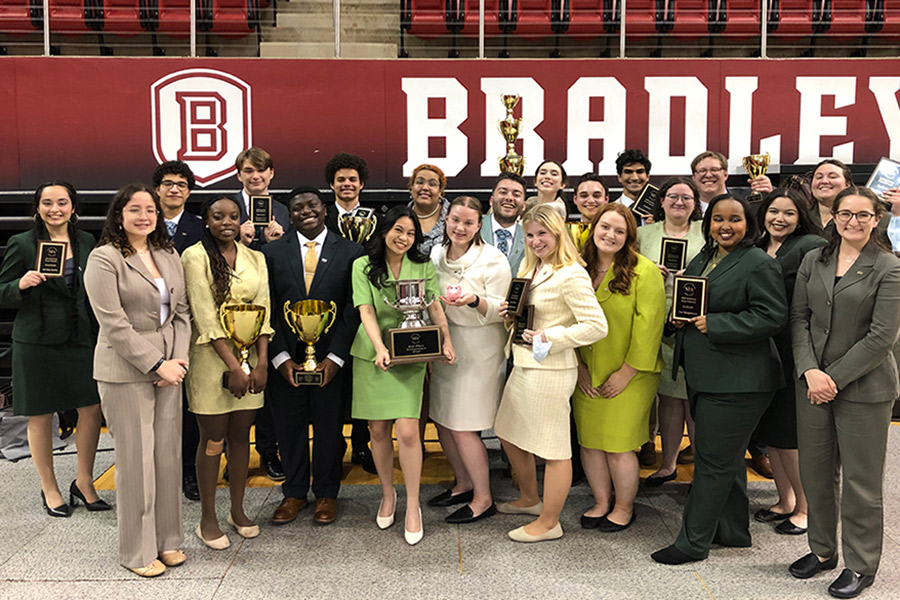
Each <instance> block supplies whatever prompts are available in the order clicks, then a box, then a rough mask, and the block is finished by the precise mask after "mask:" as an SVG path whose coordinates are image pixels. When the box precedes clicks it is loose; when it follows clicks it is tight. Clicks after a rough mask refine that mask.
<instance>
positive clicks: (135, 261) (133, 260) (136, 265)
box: [125, 250, 166, 289]
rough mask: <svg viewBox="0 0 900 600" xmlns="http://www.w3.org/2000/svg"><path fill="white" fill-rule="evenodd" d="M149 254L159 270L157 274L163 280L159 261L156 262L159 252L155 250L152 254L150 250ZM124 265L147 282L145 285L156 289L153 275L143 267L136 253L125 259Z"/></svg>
mask: <svg viewBox="0 0 900 600" xmlns="http://www.w3.org/2000/svg"><path fill="white" fill-rule="evenodd" d="M150 252H151V254H153V260H154V261H155V262H156V268H158V269H159V270H160V271H159V272H160V273H162V276H163V278H165V276H166V274H165V273H163V271H162V267H160V264H159V261H158V260H156V256H157V253H158V252H159V251H158V250H157V251H156V252H154V251H153V250H151V251H150ZM125 264H126V265H127V266H129V267H130V268H132V269H134V270H135V271H137V272H138V273H139V274H140V275H141V276H142V277H143V278H144V279H146V280H147V283H149V284H150V285H152V286H153V289H156V281H155V280H154V279H153V275H151V274H150V271H148V270H147V267H146V265H144V261H143V260H141V257H140V256H138V255H137V253H136V252H135V253H134V254H131V255H129V256H128V257H127V258H125Z"/></svg>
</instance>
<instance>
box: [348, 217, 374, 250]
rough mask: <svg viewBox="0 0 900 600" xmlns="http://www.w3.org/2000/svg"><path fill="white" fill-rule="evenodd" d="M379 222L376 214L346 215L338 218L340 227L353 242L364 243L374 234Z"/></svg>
mask: <svg viewBox="0 0 900 600" xmlns="http://www.w3.org/2000/svg"><path fill="white" fill-rule="evenodd" d="M377 223H378V218H377V217H376V216H375V215H374V214H368V215H365V216H361V215H360V214H355V215H344V216H342V217H341V218H340V219H338V229H339V230H340V232H341V235H342V236H344V237H345V238H347V239H348V240H350V241H351V242H355V243H357V244H362V243H363V242H365V241H366V240H368V239H369V238H370V237H371V236H372V233H373V232H374V231H375V225H377Z"/></svg>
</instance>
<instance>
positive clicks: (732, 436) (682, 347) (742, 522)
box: [651, 194, 788, 564]
mask: <svg viewBox="0 0 900 600" xmlns="http://www.w3.org/2000/svg"><path fill="white" fill-rule="evenodd" d="M757 232H758V227H757V225H756V221H755V220H754V218H753V215H752V213H751V209H750V206H749V205H748V204H747V202H746V201H745V200H743V199H739V198H735V197H734V196H731V195H730V194H722V195H720V196H716V197H715V198H713V199H712V200H711V201H710V203H709V206H708V207H707V210H706V214H705V215H704V217H703V235H704V237H705V238H706V245H705V246H704V248H703V250H702V251H701V252H700V254H698V255H697V256H696V257H695V258H694V260H692V261H691V263H690V264H689V265H688V268H687V269H686V270H685V274H686V275H694V276H704V277H708V286H709V288H708V289H709V301H708V307H707V314H706V315H705V316H700V317H695V318H693V319H692V320H691V322H690V323H688V324H686V325H684V326H682V327H681V328H680V329H679V331H678V334H677V336H676V341H675V360H674V363H673V376H674V372H675V369H677V367H678V365H679V364H682V363H683V365H684V374H685V379H686V380H687V388H688V399H689V401H690V405H691V414H692V416H693V417H694V423H695V429H694V431H695V433H694V435H695V439H696V440H697V443H696V446H695V448H694V483H693V485H692V486H691V491H690V494H689V495H688V499H687V504H686V505H685V507H684V515H683V518H682V525H681V532H680V533H679V534H678V538H677V539H676V540H675V543H674V544H673V545H671V546H669V547H667V548H664V549H662V550H659V551H657V552H654V553H653V554H652V555H651V557H652V558H653V560H655V561H657V562H659V563H663V564H682V563H686V562H691V561H696V560H703V559H705V558H706V557H707V555H708V554H709V548H710V546H712V544H713V543H717V544H721V545H723V546H732V547H742V548H743V547H748V546H750V518H749V503H748V500H747V470H746V467H745V465H744V452H745V451H746V449H747V444H748V442H749V441H750V435H751V434H752V433H753V430H754V428H755V427H756V424H757V422H758V421H759V418H760V416H761V415H762V414H763V412H764V411H765V410H766V407H767V406H768V405H769V402H771V400H772V395H773V394H774V393H775V390H777V389H778V388H779V387H781V386H782V385H784V380H783V377H782V374H781V369H780V366H779V364H778V356H777V354H776V352H775V348H774V344H773V343H772V336H773V335H775V334H776V333H778V331H780V330H781V329H782V328H783V327H785V325H787V320H788V305H787V298H786V296H785V293H784V281H783V280H782V277H781V268H780V267H779V266H778V263H777V262H776V261H775V260H774V259H773V258H772V257H770V256H768V255H767V254H766V253H765V252H764V251H762V250H760V249H759V248H756V247H755V246H754V242H755V240H756V238H757V237H758V235H757ZM676 326H677V325H676Z"/></svg>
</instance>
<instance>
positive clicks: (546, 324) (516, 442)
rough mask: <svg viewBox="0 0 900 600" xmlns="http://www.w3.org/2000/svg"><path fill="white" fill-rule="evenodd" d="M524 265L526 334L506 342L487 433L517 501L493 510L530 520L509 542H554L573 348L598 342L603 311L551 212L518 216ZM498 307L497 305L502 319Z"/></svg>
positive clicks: (565, 469)
mask: <svg viewBox="0 0 900 600" xmlns="http://www.w3.org/2000/svg"><path fill="white" fill-rule="evenodd" d="M522 227H523V229H524V230H525V245H526V249H525V260H524V261H523V263H522V266H521V267H520V268H519V276H520V277H531V287H530V289H529V291H528V299H527V301H526V302H527V303H528V304H530V305H531V306H532V307H533V311H534V320H533V322H532V328H531V329H526V330H524V332H523V336H522V337H523V341H524V342H525V343H526V344H532V345H531V346H526V345H523V344H513V349H512V353H513V364H514V368H513V371H512V374H511V375H510V378H509V381H507V383H506V389H504V391H503V398H502V399H501V400H500V410H499V411H498V412H497V421H496V423H495V424H494V431H495V432H496V433H497V436H498V437H499V438H500V441H501V442H502V443H503V448H504V449H505V450H506V454H507V456H509V461H510V464H511V466H512V469H513V472H514V473H515V475H516V477H517V479H518V481H519V491H520V492H521V495H520V496H519V498H517V499H515V500H513V501H512V502H505V503H503V504H500V505H498V506H497V510H498V512H501V513H506V514H528V515H536V516H538V519H537V520H536V521H533V522H532V523H529V524H528V525H526V526H524V527H520V528H518V529H515V530H513V531H511V532H510V533H509V537H510V538H511V539H513V540H514V541H517V542H539V541H543V540H554V539H558V538H560V537H562V527H561V526H560V524H559V515H560V513H561V512H562V509H563V505H564V504H565V502H566V496H568V494H569V488H570V487H571V484H572V462H571V459H572V446H571V441H570V437H569V431H570V430H569V410H570V408H569V398H570V397H571V396H572V392H573V391H574V390H575V384H576V382H577V379H578V359H577V357H576V355H575V349H576V348H579V347H581V346H589V345H591V344H593V343H594V342H596V341H598V340H600V339H602V338H603V337H605V336H606V333H607V325H606V317H605V316H604V315H603V310H602V309H601V308H600V304H599V303H598V302H597V297H596V296H595V295H594V289H593V287H592V286H591V279H590V277H589V276H588V274H587V271H585V270H584V267H583V265H584V262H583V261H582V260H581V258H580V257H579V256H578V253H577V252H576V251H575V245H574V244H573V243H572V240H571V238H570V237H569V234H568V232H566V229H565V222H564V221H563V220H562V218H561V217H560V216H559V213H558V212H556V210H555V209H554V208H553V207H552V206H538V207H537V208H535V209H532V210H530V211H528V212H526V213H525V217H524V218H523V219H522ZM506 309H507V305H506V301H505V300H504V302H503V303H501V305H500V310H501V314H503V315H504V316H505V315H506ZM535 455H537V456H540V457H542V458H544V459H545V460H546V461H547V465H546V470H545V472H544V501H543V503H542V502H541V499H540V496H539V495H538V488H537V473H536V471H535V462H534V457H535Z"/></svg>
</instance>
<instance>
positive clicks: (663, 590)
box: [0, 426, 900, 600]
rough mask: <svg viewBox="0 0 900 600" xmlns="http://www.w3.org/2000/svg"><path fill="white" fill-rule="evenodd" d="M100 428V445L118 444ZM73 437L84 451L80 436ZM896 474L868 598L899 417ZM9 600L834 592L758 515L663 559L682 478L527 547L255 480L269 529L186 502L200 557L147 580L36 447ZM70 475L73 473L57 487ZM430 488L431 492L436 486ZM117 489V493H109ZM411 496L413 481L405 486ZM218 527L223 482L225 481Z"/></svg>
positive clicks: (12, 506) (767, 493)
mask: <svg viewBox="0 0 900 600" xmlns="http://www.w3.org/2000/svg"><path fill="white" fill-rule="evenodd" d="M111 444H112V440H111V439H110V438H109V437H108V436H107V435H105V434H104V436H103V439H102V440H101V446H102V447H105V448H110V447H111ZM73 449H74V448H73ZM888 455H889V456H888V469H887V477H886V484H885V503H886V506H885V509H886V510H885V539H884V554H883V557H882V565H881V570H880V571H879V573H878V578H877V580H876V583H875V585H874V586H873V587H872V588H871V589H869V590H867V591H866V592H865V593H864V595H863V597H864V598H868V599H870V600H875V599H877V598H881V599H888V598H890V599H891V600H893V599H895V598H897V597H898V595H900V571H898V569H897V565H898V564H900V493H898V492H900V460H898V459H900V428H898V427H897V426H892V427H891V438H890V446H889V450H888ZM493 461H494V464H493V465H492V466H494V467H496V468H494V469H493V471H492V475H493V480H494V481H493V484H494V490H495V496H496V497H497V498H498V499H499V500H503V499H508V498H511V497H513V496H514V490H513V488H512V486H511V482H510V479H509V478H508V477H507V476H505V474H504V472H503V469H502V468H501V465H500V463H499V460H498V458H497V457H496V456H494V457H493ZM112 462H113V453H112V452H111V451H107V452H101V453H100V454H99V455H98V461H97V469H96V473H98V474H99V473H102V472H103V470H104V469H106V468H107V467H109V466H110V464H111V463H112ZM56 468H57V474H58V478H59V481H60V482H61V483H62V484H63V485H65V486H67V485H68V482H69V481H71V480H72V479H73V478H74V474H75V456H74V452H73V453H71V454H66V455H62V456H58V457H57V459H56ZM0 481H2V482H3V483H2V485H0V506H2V510H0V599H3V600H5V599H16V600H20V599H31V598H35V599H51V598H52V599H54V600H60V599H67V598H89V599H94V598H98V597H106V598H126V599H130V598H140V599H141V600H150V599H154V598H160V599H163V598H164V599H167V600H175V599H190V600H194V599H215V600H225V599H231V598H235V599H241V600H245V599H246V598H254V599H256V600H258V599H268V598H279V599H280V598H323V599H326V598H327V599H333V598H351V599H355V598H367V599H381V598H404V599H411V598H428V599H439V598H448V599H449V598H453V599H457V598H477V599H479V600H487V599H498V600H506V599H513V598H515V599H516V600H526V599H532V598H534V599H555V598H566V599H572V600H574V599H578V598H589V599H592V600H596V599H604V598H614V599H627V598H634V599H638V598H648V599H653V600H657V599H668V598H672V599H689V598H729V599H744V598H746V599H753V600H758V599H769V598H773V599H774V598H778V599H795V598H796V599H801V598H828V597H829V596H828V594H827V592H826V587H827V586H828V584H829V583H830V582H831V580H832V578H833V577H834V576H836V575H837V573H838V572H839V570H837V571H835V572H834V574H833V575H832V574H828V575H822V576H818V577H815V578H813V579H810V580H806V581H799V580H796V579H793V578H792V577H790V576H789V575H788V573H787V565H788V564H789V563H790V562H791V561H793V560H794V559H796V558H798V557H800V556H802V555H803V554H805V553H806V552H808V549H807V547H806V539H805V537H789V536H781V535H777V534H776V533H775V532H774V531H773V530H772V528H771V527H770V526H766V525H763V524H760V523H756V522H753V521H751V523H752V524H751V529H752V532H753V542H754V543H753V547H752V548H749V549H727V548H719V547H715V548H714V549H713V550H712V552H711V553H710V557H709V559H707V560H706V561H703V562H700V563H694V564H691V565H685V566H679V567H664V566H661V565H657V564H656V563H654V562H653V561H652V560H650V558H649V554H650V553H651V552H653V551H655V550H657V549H659V548H662V547H664V546H666V545H668V544H670V543H671V542H672V540H673V539H674V537H675V535H676V533H677V531H678V528H679V524H680V519H681V510H682V507H683V505H684V501H685V497H686V493H687V487H688V486H687V484H685V483H674V484H666V485H664V486H663V487H662V488H659V489H658V490H652V491H650V493H647V492H645V491H643V490H642V491H641V493H640V496H639V498H638V506H637V520H636V522H635V524H634V525H633V526H632V527H631V528H630V529H628V530H626V531H624V532H620V533H616V534H602V533H597V532H596V531H586V530H582V529H581V528H580V527H579V517H580V515H581V513H582V512H583V511H584V509H586V508H587V507H588V506H590V505H591V503H592V500H591V496H590V491H589V489H588V487H587V485H584V484H582V485H579V486H576V487H575V488H573V490H572V492H571V495H570V496H569V500H568V502H567V504H566V509H565V511H564V513H563V518H562V525H563V528H564V530H565V535H564V537H563V538H562V539H561V540H558V541H554V542H544V543H540V544H530V545H527V544H517V543H514V542H511V541H509V540H508V539H507V537H506V532H507V531H509V530H511V529H514V528H515V527H518V526H519V525H522V524H524V523H526V522H527V521H528V517H516V516H505V515H497V516H496V517H493V518H490V519H487V520H485V521H483V522H479V523H474V524H471V525H467V526H453V525H448V524H446V523H445V522H444V521H443V517H444V516H445V515H446V514H448V513H449V512H450V509H435V508H425V513H424V525H425V538H424V540H423V541H422V542H421V543H420V544H419V545H418V546H415V547H409V546H407V545H406V543H405V542H404V540H403V525H402V523H403V521H402V518H403V503H402V500H401V505H400V507H399V510H398V513H397V516H398V522H397V523H396V524H395V525H394V526H393V527H391V528H390V529H388V530H386V531H380V530H379V529H377V527H376V525H375V523H374V520H375V512H376V510H377V506H378V495H379V491H378V488H377V487H376V486H371V485H352V486H344V488H343V489H342V490H341V495H340V499H339V502H338V506H339V509H340V516H339V518H338V520H337V521H336V522H335V523H333V524H332V525H330V526H327V527H321V526H316V525H315V524H314V523H313V522H312V511H311V510H310V509H306V510H305V511H304V512H302V513H301V515H300V517H299V518H298V519H297V520H296V521H295V522H294V523H291V524H288V525H284V526H278V527H276V526H274V525H271V524H270V522H269V518H270V517H271V514H272V512H273V511H274V509H275V508H276V507H277V506H278V503H279V502H280V500H281V493H280V490H279V488H278V487H274V488H250V489H248V490H247V497H246V506H247V513H248V515H250V516H251V517H253V518H256V519H258V521H259V523H260V526H261V529H262V533H261V534H260V536H259V537H258V538H256V539H253V540H242V539H241V538H239V537H238V536H237V535H236V534H235V533H233V532H231V533H230V536H229V537H230V538H231V540H232V547H231V548H229V549H228V550H225V551H222V552H215V551H212V550H209V549H207V548H206V547H205V546H203V545H202V544H201V542H200V541H199V540H198V539H197V538H196V536H195V535H194V533H193V530H194V528H195V527H196V524H197V522H198V519H199V512H200V507H199V504H198V503H195V502H189V501H185V502H184V531H185V542H184V549H185V551H186V552H187V554H188V557H189V560H188V562H187V563H186V564H184V565H183V566H181V567H179V568H174V569H169V570H168V572H167V573H165V574H164V575H163V576H161V577H159V578H156V579H152V580H144V579H140V578H138V577H136V576H134V575H132V574H131V573H130V572H128V571H126V570H125V569H124V568H122V567H120V566H119V565H118V563H117V561H116V519H115V513H114V512H105V513H88V512H87V511H85V509H84V508H78V509H77V510H76V511H75V514H74V515H73V516H72V517H71V518H69V519H54V518H50V517H49V516H47V515H46V514H45V513H44V512H43V511H42V509H41V506H40V498H39V486H38V482H37V475H36V473H35V472H34V468H33V465H32V463H31V461H30V460H29V459H25V460H21V461H19V462H17V463H10V462H8V461H2V460H0ZM61 487H62V486H61ZM440 489H441V487H440V486H437V485H429V486H424V487H423V490H422V497H423V499H427V498H429V497H431V496H432V495H434V494H436V493H437V492H439V491H440ZM100 494H101V496H102V497H103V498H105V499H106V500H107V501H109V502H114V501H115V494H114V493H113V492H111V491H101V492H100ZM750 496H751V506H752V509H753V510H755V509H756V508H757V507H761V506H767V505H769V504H771V503H772V502H774V501H775V498H776V494H775V489H774V486H773V485H772V484H771V483H769V482H754V483H751V484H750ZM401 498H402V491H401ZM218 503H219V511H220V512H219V514H220V515H221V517H222V519H221V520H222V523H223V530H225V531H230V530H229V529H228V528H227V525H225V523H224V517H225V515H226V514H227V513H226V510H227V509H226V507H227V492H226V491H225V490H219V493H218Z"/></svg>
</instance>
